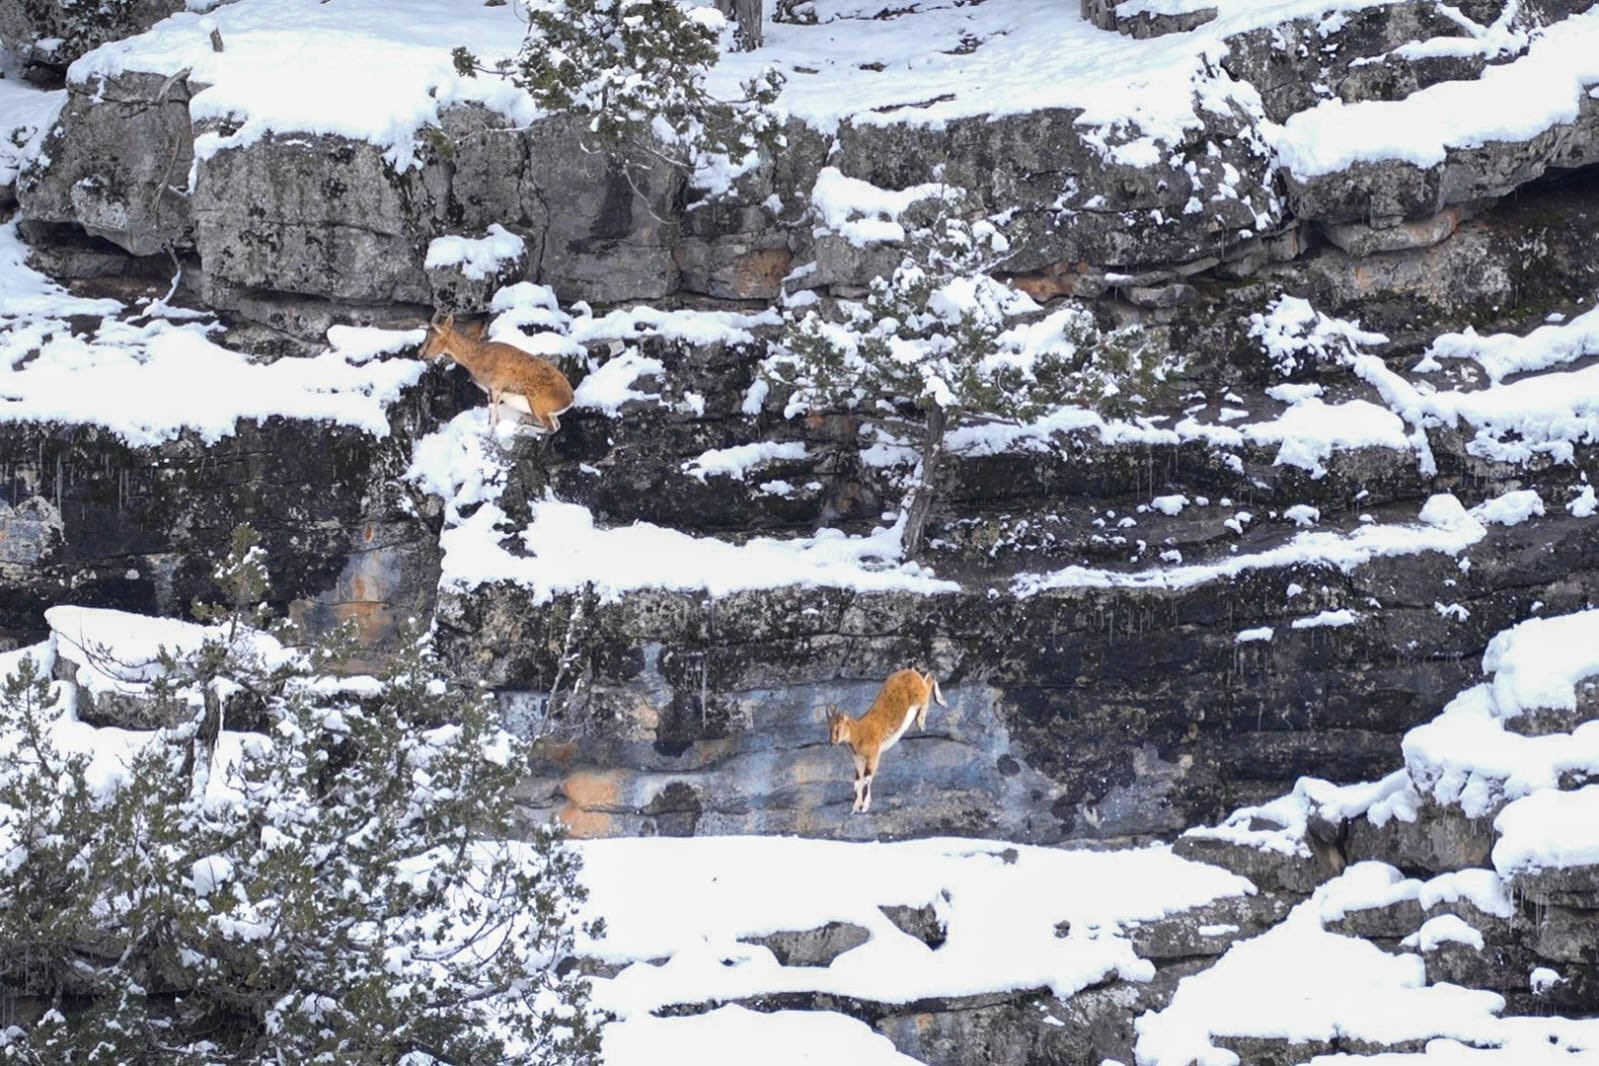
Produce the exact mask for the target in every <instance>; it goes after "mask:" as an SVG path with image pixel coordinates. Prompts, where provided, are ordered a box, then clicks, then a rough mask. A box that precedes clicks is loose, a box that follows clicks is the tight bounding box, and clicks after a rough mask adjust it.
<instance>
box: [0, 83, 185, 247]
mask: <svg viewBox="0 0 1599 1066" xmlns="http://www.w3.org/2000/svg"><path fill="white" fill-rule="evenodd" d="M189 93H190V87H189V84H188V82H187V80H186V79H184V78H182V77H166V76H162V75H159V74H126V75H123V76H122V77H119V78H116V79H114V80H111V81H104V80H101V79H95V80H93V81H91V82H89V83H87V84H85V85H81V86H76V87H75V91H73V92H72V93H70V94H69V95H68V97H67V104H66V107H65V108H64V109H63V110H62V112H61V118H60V119H59V121H58V122H57V124H56V127H55V129H54V130H52V131H51V133H50V135H49V137H48V138H46V140H45V142H44V148H43V151H44V153H45V155H46V156H47V157H48V158H49V160H50V165H49V166H48V167H33V168H31V169H29V170H25V171H24V172H23V173H22V175H21V178H20V180H19V182H18V187H17V198H18V200H19V201H20V202H21V204H22V205H23V218H24V220H25V223H26V224H27V225H29V226H32V227H38V226H39V224H40V223H72V224H75V225H76V226H78V227H81V228H82V230H83V232H85V233H87V234H89V235H90V236H94V237H100V238H103V239H105V240H107V241H110V242H111V243H113V244H115V245H117V246H118V247H120V248H123V249H125V250H126V251H127V252H128V253H129V254H131V255H134V256H146V255H154V254H156V253H158V252H161V251H163V250H164V249H172V248H186V247H188V246H189V245H190V244H192V241H193V233H192V230H193V220H192V215H191V212H190V209H189V202H188V197H187V196H186V194H185V193H184V188H185V185H186V183H187V180H188V174H189V166H190V163H191V162H192V160H193V158H194V145H193V140H192V138H191V136H190V133H189ZM33 232H34V234H35V236H36V238H47V237H48V235H49V230H47V229H39V228H35V229H34V231H33ZM41 243H49V242H48V240H47V239H42V240H41Z"/></svg>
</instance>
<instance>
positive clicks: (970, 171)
mask: <svg viewBox="0 0 1599 1066" xmlns="http://www.w3.org/2000/svg"><path fill="white" fill-rule="evenodd" d="M1077 117H1078V113H1077V112H1076V111H1072V110H1062V109H1046V110H1041V111H1035V112H1031V113H1026V114H1020V115H1007V116H994V117H990V116H981V117H978V118H974V119H958V120H953V121H951V122H948V123H945V124H943V125H941V126H940V127H938V128H930V127H926V126H922V125H919V124H912V123H906V124H903V125H897V124H885V123H881V122H871V123H858V124H857V123H850V122H846V123H845V124H844V125H843V126H842V127H841V128H840V130H839V135H838V151H837V153H836V155H835V157H834V158H833V162H834V164H835V165H837V166H838V167H839V168H840V170H842V171H843V172H844V173H845V174H846V175H848V176H850V177H854V178H860V179H862V180H864V181H868V182H870V183H871V184H873V185H876V186H878V187H880V188H885V189H904V188H908V187H910V186H912V185H916V184H921V183H925V182H929V181H933V180H935V175H936V174H941V175H942V179H941V180H944V181H946V182H949V183H950V184H952V185H955V186H957V187H959V188H962V189H966V190H971V191H973V192H974V194H975V195H976V196H977V197H978V198H979V201H980V204H979V206H981V207H983V208H985V209H987V210H991V211H1000V210H1009V211H1011V212H1012V214H1011V216H1010V223H1009V226H1008V236H1009V238H1010V241H1011V253H1010V256H1009V258H1008V260H1007V261H1006V263H1005V264H1003V268H1004V270H1005V271H1006V272H1007V273H1009V274H1012V275H1032V274H1046V275H1050V276H1056V277H1063V278H1064V277H1072V276H1074V275H1075V274H1077V273H1079V272H1080V271H1079V269H1078V265H1079V264H1082V265H1084V266H1087V265H1090V264H1091V265H1093V266H1097V267H1101V268H1103V267H1106V266H1116V267H1126V266H1136V265H1141V264H1152V263H1153V264H1160V263H1181V262H1189V261H1193V260H1198V259H1202V258H1204V257H1205V256H1208V255H1217V256H1220V255H1222V254H1223V253H1224V252H1225V251H1226V250H1228V249H1229V248H1230V247H1231V246H1232V245H1233V244H1235V243H1237V242H1240V241H1243V240H1246V239H1247V237H1246V235H1245V232H1244V231H1248V234H1249V235H1250V236H1252V235H1253V234H1254V233H1255V232H1256V231H1258V230H1259V229H1260V228H1261V227H1262V225H1263V220H1267V219H1277V218H1280V217H1281V216H1280V205H1279V204H1278V202H1277V199H1276V196H1275V194H1274V193H1273V192H1272V190H1271V188H1270V178H1269V176H1268V174H1267V167H1268V162H1269V160H1268V158H1267V156H1266V155H1265V153H1264V152H1263V150H1262V149H1261V148H1260V145H1259V142H1258V139H1256V138H1255V137H1254V136H1253V131H1252V130H1250V129H1249V128H1248V126H1247V124H1246V123H1245V122H1244V121H1243V120H1242V119H1236V118H1232V117H1228V116H1221V115H1207V119H1208V121H1209V122H1210V123H1211V124H1210V125H1209V126H1207V128H1206V129H1204V130H1203V131H1197V130H1196V131H1194V134H1193V136H1194V137H1195V141H1194V142H1193V144H1192V145H1191V146H1190V145H1186V144H1185V145H1170V146H1167V147H1168V148H1169V151H1168V152H1167V153H1166V154H1165V155H1164V157H1163V159H1162V161H1161V162H1158V163H1155V164H1152V165H1149V166H1133V165H1130V164H1123V163H1118V162H1115V161H1114V157H1113V156H1112V155H1110V154H1108V153H1106V152H1105V150H1104V145H1103V144H1102V143H1099V142H1097V141H1091V140H1090V139H1089V138H1088V133H1089V131H1085V130H1084V128H1083V127H1080V126H1078V125H1077V123H1076V119H1077ZM1104 132H1105V131H1097V130H1096V131H1093V134H1094V136H1095V137H1098V136H1100V135H1101V134H1103V133H1104ZM1123 134H1125V135H1126V136H1128V137H1133V136H1137V131H1136V130H1134V131H1123V133H1119V134H1115V135H1113V136H1120V135H1123ZM1190 147H1192V149H1193V151H1192V152H1189V151H1188V149H1189V148H1190ZM1174 160H1175V162H1173V161H1174ZM1190 160H1192V162H1190ZM1190 167H1191V168H1192V172H1190ZM1224 185H1226V186H1228V187H1230V188H1231V189H1232V190H1233V191H1234V193H1235V196H1233V197H1229V196H1228V195H1225V194H1223V193H1222V187H1223V186H1224ZM1195 198H1197V200H1198V201H1199V202H1201V203H1203V204H1205V205H1206V207H1205V209H1204V210H1202V211H1199V212H1188V211H1186V207H1187V205H1188V204H1189V202H1190V200H1191V199H1195ZM863 265H866V264H863ZM866 280H869V279H868V278H864V277H862V278H856V279H855V281H856V283H858V284H863V283H864V282H865V281H866ZM1078 295H1082V293H1078Z"/></svg>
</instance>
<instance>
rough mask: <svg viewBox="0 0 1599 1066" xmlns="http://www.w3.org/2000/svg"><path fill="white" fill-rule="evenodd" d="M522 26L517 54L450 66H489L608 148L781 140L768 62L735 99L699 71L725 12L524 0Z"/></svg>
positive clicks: (651, 0)
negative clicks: (718, 93)
mask: <svg viewBox="0 0 1599 1066" xmlns="http://www.w3.org/2000/svg"><path fill="white" fill-rule="evenodd" d="M527 13H528V34H527V39H526V40H525V41H524V42H523V45H522V48H521V51H520V52H519V53H518V54H517V56H516V58H515V59H514V60H507V61H505V62H502V63H501V64H499V65H498V66H496V67H494V68H485V67H483V66H482V65H481V64H480V63H479V62H478V60H477V57H476V56H474V55H473V54H472V53H471V52H469V51H468V50H467V49H465V48H457V49H455V50H454V52H453V53H452V55H453V57H454V60H455V68H456V70H457V71H458V72H459V73H461V74H463V75H474V74H476V73H478V72H480V71H484V70H490V71H491V72H493V73H498V74H501V75H505V76H508V77H510V78H511V80H512V81H513V82H514V83H515V84H516V85H518V86H520V87H522V88H524V89H526V90H527V91H528V92H529V93H530V94H531V95H532V97H533V100H534V102H536V103H537V104H538V105H539V106H540V107H541V108H543V109H544V110H546V111H550V112H553V113H558V114H571V115H577V116H579V117H581V118H583V119H585V120H586V128H587V130H588V132H589V134H590V135H591V137H592V139H593V145H594V146H595V147H596V148H598V149H599V150H603V151H606V152H608V153H610V154H612V155H613V156H621V157H628V156H632V155H636V154H637V153H638V152H641V151H648V152H650V153H653V154H657V155H659V154H663V153H664V154H666V155H667V157H668V158H669V159H670V160H671V161H672V162H674V163H677V164H679V165H682V166H688V165H690V164H691V163H692V161H693V159H694V158H695V157H696V156H703V155H714V156H727V157H731V158H733V159H735V160H737V159H743V158H745V157H746V156H748V155H749V154H750V153H751V152H754V151H756V150H758V149H765V150H767V151H773V150H775V149H776V147H777V146H778V144H779V143H780V141H781V132H780V126H779V122H778V119H777V116H776V114H775V113H774V112H773V110H772V105H773V104H774V103H775V102H776V100H777V95H778V91H779V89H780V88H781V86H782V79H781V77H780V76H779V75H778V74H777V72H776V71H775V70H768V71H767V72H766V73H764V74H763V75H761V76H760V77H758V78H753V79H750V80H749V81H746V82H745V83H744V84H743V86H742V95H741V96H740V97H739V98H738V99H734V100H721V99H717V98H716V97H713V96H712V95H711V94H710V92H709V91H708V90H707V89H706V87H705V75H706V72H707V71H709V70H710V68H711V67H712V66H713V65H715V63H716V61H717V58H718V56H719V55H720V41H721V34H722V31H723V29H724V27H725V20H724V19H723V18H722V16H721V15H720V14H719V13H718V12H717V11H716V9H715V8H709V7H684V6H682V5H680V4H678V3H676V2H675V0H530V2H529V3H528V8H527Z"/></svg>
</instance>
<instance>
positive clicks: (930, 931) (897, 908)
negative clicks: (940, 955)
mask: <svg viewBox="0 0 1599 1066" xmlns="http://www.w3.org/2000/svg"><path fill="white" fill-rule="evenodd" d="M877 909H878V910H880V911H882V912H883V917H885V918H887V919H888V920H889V921H891V922H893V923H894V927H895V928H896V929H898V930H899V931H900V932H902V933H904V934H905V935H906V936H909V937H915V938H916V939H917V940H920V941H921V942H922V943H924V944H926V945H927V946H928V947H930V948H937V947H938V946H939V945H941V944H942V943H944V939H945V935H946V934H945V925H944V923H943V922H942V921H940V920H939V917H938V912H937V911H936V910H934V909H933V905H932V904H931V903H924V904H922V905H921V906H920V907H908V906H905V905H903V904H892V905H888V906H881V907H878V908H877Z"/></svg>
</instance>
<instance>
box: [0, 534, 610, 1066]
mask: <svg viewBox="0 0 1599 1066" xmlns="http://www.w3.org/2000/svg"><path fill="white" fill-rule="evenodd" d="M215 576H216V578H217V581H218V583H219V585H221V586H223V587H224V588H225V590H227V594H228V596H229V602H228V603H225V604H223V605H210V606H207V607H206V608H204V610H203V611H202V612H201V613H202V615H203V616H204V617H205V618H206V619H207V621H208V622H209V623H210V629H209V631H208V633H207V636H206V639H205V641H204V643H203V644H202V645H201V646H200V647H198V648H194V649H190V650H187V651H177V652H166V653H163V655H162V659H161V663H160V664H159V665H160V667H161V678H160V679H159V681H158V682H157V684H156V685H155V686H154V688H153V691H152V696H153V698H157V699H167V700H171V701H174V703H175V704H176V705H178V706H180V707H183V708H186V713H185V714H184V715H182V716H180V717H181V720H180V722H179V724H178V725H177V726H175V727H173V728H169V729H162V730H158V731H155V732H154V733H153V734H150V735H148V736H147V737H145V738H143V739H142V742H138V743H135V744H134V745H133V746H132V749H131V752H130V754H129V756H128V758H127V763H126V767H125V769H123V770H122V771H121V772H118V773H116V774H114V775H111V776H110V777H109V779H108V778H107V775H106V774H105V772H104V769H103V768H101V769H100V770H96V769H95V765H94V764H93V763H92V762H91V760H90V759H89V758H88V757H87V756H85V755H83V754H77V753H71V752H67V751H64V750H62V749H61V748H60V747H58V745H57V743H56V740H55V730H56V721H57V719H58V718H59V716H60V714H61V709H60V707H59V706H57V704H56V701H55V700H54V699H53V694H52V692H51V687H50V683H49V682H48V681H47V680H46V679H44V678H41V677H40V676H39V671H38V670H37V668H36V667H35V665H34V664H33V663H32V661H31V660H30V659H28V658H26V657H25V658H24V659H23V661H22V664H21V666H20V668H19V669H18V671H17V673H16V674H15V675H14V676H13V677H11V678H10V679H8V680H7V682H6V683H5V686H4V688H3V689H0V738H4V739H5V741H6V742H8V743H11V744H12V745H14V751H13V752H12V757H11V758H10V759H9V760H6V761H5V762H4V763H3V764H0V766H3V768H0V871H3V877H0V997H5V996H7V995H11V996H18V995H21V996H29V997H36V999H37V1000H38V1001H39V1002H40V1003H41V1004H42V1005H43V1006H44V1007H45V1010H44V1013H43V1015H42V1017H40V1018H39V1020H38V1021H37V1022H36V1023H34V1024H32V1025H30V1026H27V1027H22V1026H14V1027H12V1028H11V1029H8V1030H5V1031H3V1032H0V1061H10V1062H24V1063H47V1062H48V1063H102V1062H103V1063H107V1064H110V1063H140V1062H162V1063H167V1062H173V1063H185V1062H194V1063H268V1062H272V1063H278V1062H303V1063H346V1062H372V1063H378V1062H381V1063H393V1062H404V1063H407V1064H411V1066H422V1064H426V1063H467V1062H495V1063H500V1062H506V1063H526V1064H552V1066H553V1064H561V1066H584V1064H592V1063H595V1062H596V1061H597V1058H598V1037H597V1032H596V1029H595V1019H594V1018H593V1017H592V1013H591V1011H590V1010H589V1008H588V1006H587V1002H586V986H585V985H584V984H583V982H582V979H581V978H578V977H576V976H575V975H573V976H562V975H561V974H559V973H558V972H557V968H558V966H559V964H560V963H561V962H562V961H563V960H565V959H566V958H567V957H568V955H569V954H570V952H571V950H572V946H573V940H574V935H575V928H576V927H575V909H576V907H577V905H578V904H579V903H580V902H581V901H582V898H583V889H582V886H581V884H580V883H579V881H578V878H577V875H578V870H579V861H578V856H577V855H576V853H575V852H574V851H573V850H572V849H570V848H569V847H567V846H566V845H565V844H564V842H563V840H562V838H561V836H560V834H559V833H558V832H557V831H556V830H554V829H547V828H539V829H536V830H535V831H534V832H533V833H532V834H531V836H530V837H529V836H527V835H526V834H525V833H524V834H523V837H524V839H522V840H521V841H513V840H512V839H511V838H512V837H513V836H514V835H516V830H517V827H516V825H515V824H514V810H513V799H512V797H513V789H514V787H515V784H516V782H517V780H518V777H519V771H520V768H521V767H522V766H523V765H525V758H526V750H525V745H524V744H523V743H522V742H520V741H518V740H517V739H515V738H513V737H512V736H510V735H509V734H507V733H506V732H505V731H503V730H502V729H501V728H500V727H499V726H498V724H497V718H496V716H495V713H494V709H493V706H492V704H491V702H490V701H489V700H488V698H487V697H486V695H485V694H484V693H482V692H479V691H475V690H463V689H461V688H460V687H459V686H456V685H454V684H452V683H451V682H450V681H449V680H448V679H447V678H445V677H444V676H443V673H442V671H441V669H440V666H439V664H438V663H437V662H436V661H435V660H434V658H433V657H432V655H431V652H430V649H429V645H428V642H427V640H426V639H425V637H423V636H422V635H420V634H412V635H411V637H410V639H408V640H407V641H406V642H405V644H404V649H403V651H402V652H401V653H400V654H399V655H398V656H397V657H396V660H395V662H394V663H393V665H392V666H391V667H390V669H389V670H388V671H387V672H386V673H385V674H384V676H383V677H381V678H379V679H376V680H375V681H373V682H372V683H370V684H367V685H364V686H363V685H351V684H345V683H342V682H339V681H337V680H336V679H333V678H331V677H329V676H328V675H326V674H325V673H324V672H323V671H322V669H321V668H322V667H323V666H324V665H325V663H326V660H327V657H328V656H329V655H332V654H336V653H337V648H336V647H317V648H313V649H310V650H309V651H300V650H293V649H288V648H285V647H284V646H283V645H281V644H280V643H279V642H278V641H276V640H274V639H272V638H270V637H269V636H268V635H267V634H266V633H265V632H263V630H262V629H261V626H262V625H263V624H264V623H265V621H266V617H265V613H264V611H263V610H262V609H261V608H260V606H259V599H260V596H261V595H262V594H263V593H264V591H265V571H264V569H263V568H262V567H261V557H260V553H259V550H258V549H257V548H256V547H255V545H254V540H253V534H250V533H248V532H247V531H245V532H242V533H241V534H240V535H239V536H238V537H237V538H236V540H235V545H234V551H233V552H232V553H231V554H230V556H229V557H228V559H227V560H225V561H224V563H223V564H222V565H221V566H219V567H218V569H217V572H216V575H215ZM241 698H242V699H243V701H244V704H245V705H246V706H249V707H252V708H255V710H254V712H253V713H255V714H257V715H258V716H259V718H258V720H259V722H260V724H261V725H262V726H263V728H262V730H261V731H259V732H243V733H240V732H231V731H227V730H226V729H225V728H224V727H225V726H226V725H227V723H226V722H224V721H222V716H223V715H231V714H232V713H233V712H234V711H235V710H236V709H237V707H238V705H239V704H240V701H241ZM255 701H259V706H257V705H256V702H255ZM213 721H215V722H216V725H215V726H213V725H212V724H211V723H212V722H213ZM591 932H596V933H597V932H598V930H591Z"/></svg>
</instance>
